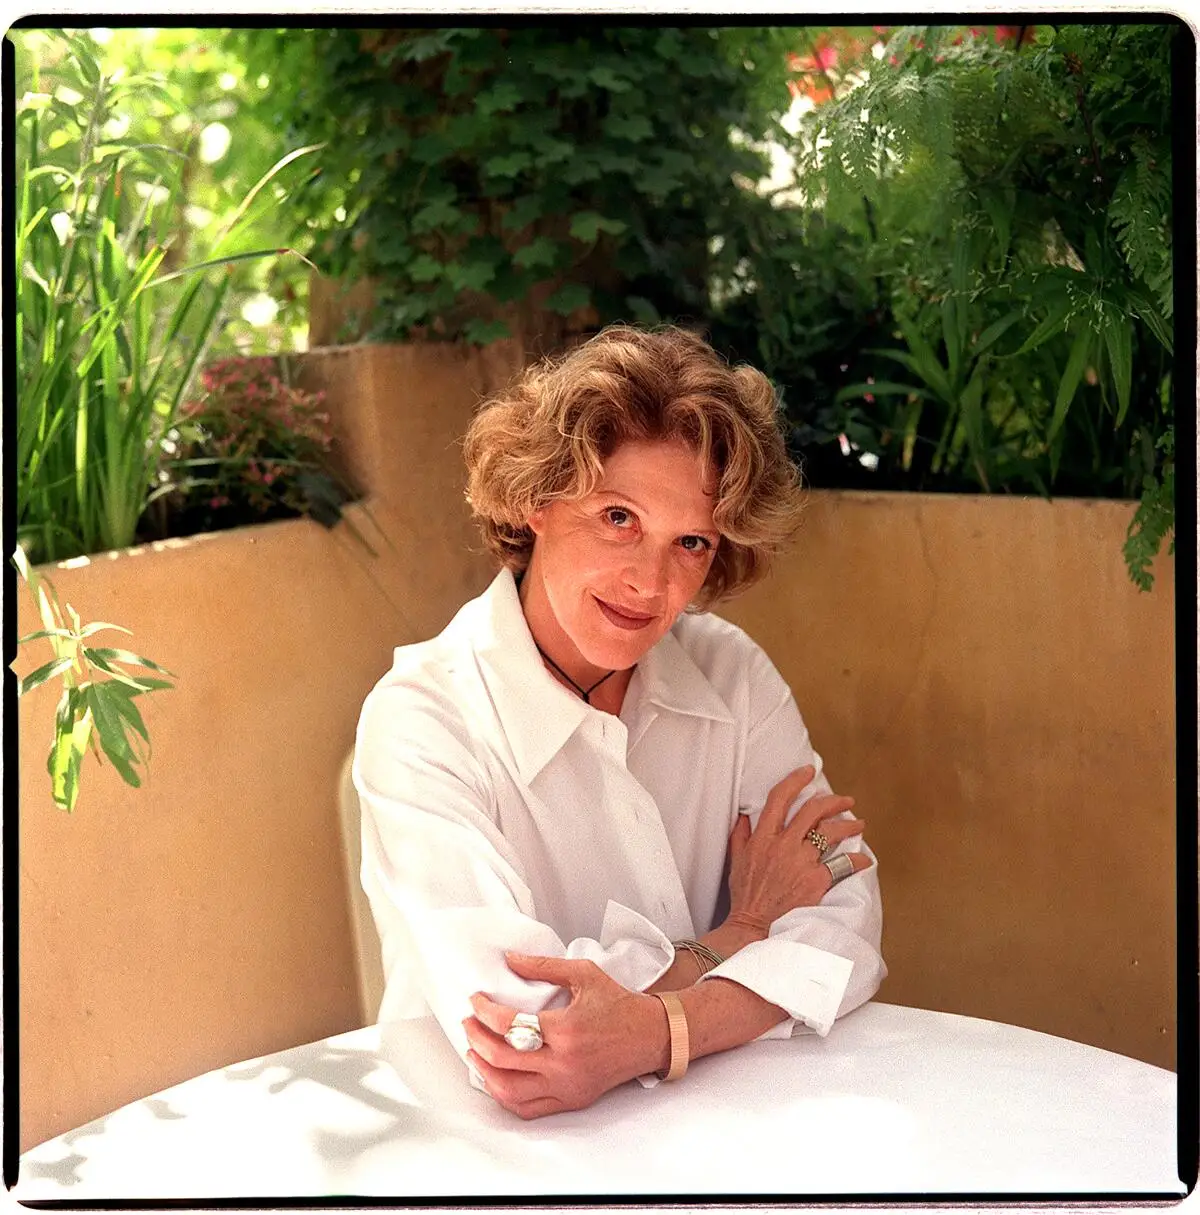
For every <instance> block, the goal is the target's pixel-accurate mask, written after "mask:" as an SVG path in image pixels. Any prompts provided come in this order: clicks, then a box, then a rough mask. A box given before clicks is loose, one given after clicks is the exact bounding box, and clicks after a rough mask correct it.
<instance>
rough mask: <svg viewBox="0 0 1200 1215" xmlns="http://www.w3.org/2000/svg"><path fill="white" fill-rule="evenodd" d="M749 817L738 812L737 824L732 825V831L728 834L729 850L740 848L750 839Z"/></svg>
mask: <svg viewBox="0 0 1200 1215" xmlns="http://www.w3.org/2000/svg"><path fill="white" fill-rule="evenodd" d="M750 834H751V832H750V816H749V815H748V814H742V813H741V812H740V811H739V812H738V816H737V822H735V823H734V824H733V830H732V831H731V832H730V833H729V847H730V849H736V848H740V847H741V846H742V845H743V844H744V843H745V842H746V841H747V840H748V839H749V838H750Z"/></svg>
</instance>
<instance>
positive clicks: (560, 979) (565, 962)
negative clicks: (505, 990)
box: [504, 950, 592, 991]
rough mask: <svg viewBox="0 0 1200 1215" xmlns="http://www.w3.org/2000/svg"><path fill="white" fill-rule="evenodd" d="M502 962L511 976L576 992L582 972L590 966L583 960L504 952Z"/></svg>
mask: <svg viewBox="0 0 1200 1215" xmlns="http://www.w3.org/2000/svg"><path fill="white" fill-rule="evenodd" d="M504 960H505V961H506V962H507V963H508V969H509V970H511V971H512V972H513V974H516V975H520V976H521V978H522V979H540V980H541V981H542V982H543V983H553V984H555V985H556V986H558V987H567V988H569V989H570V990H571V991H576V990H577V989H578V988H579V986H580V983H581V981H582V979H583V974H582V972H583V970H584V969H586V968H587V967H590V966H591V965H592V964H591V963H590V962H588V961H587V960H586V959H583V958H551V957H546V956H545V955H541V954H530V953H515V952H513V951H511V950H506V951H505V954H504Z"/></svg>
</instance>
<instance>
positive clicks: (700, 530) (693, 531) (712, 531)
mask: <svg viewBox="0 0 1200 1215" xmlns="http://www.w3.org/2000/svg"><path fill="white" fill-rule="evenodd" d="M593 492H594V493H596V494H597V495H603V496H605V497H608V498H620V499H621V501H622V502H628V503H629V505H630V506H632V507H633V508H634V509H635V510H640V511H641V512H642V513H643V514H644V513H645V510H646V508H645V507H644V506H642V505H641V503H639V502H638V500H637V499H636V498H635V497H633V495H632V494H627V493H625V492H624V491H623V490H619V489H605V488H604V486H602V485H598V486H597V487H596V489H595V490H594V491H593ZM706 496H707V497H709V498H711V497H712V496H713V495H712V494H708V495H706ZM680 535H683V536H717V537H719V536H720V535H721V533H720V532H719V531H718V530H717V529H716V528H715V527H689V528H685V529H684V531H682V532H681V533H680Z"/></svg>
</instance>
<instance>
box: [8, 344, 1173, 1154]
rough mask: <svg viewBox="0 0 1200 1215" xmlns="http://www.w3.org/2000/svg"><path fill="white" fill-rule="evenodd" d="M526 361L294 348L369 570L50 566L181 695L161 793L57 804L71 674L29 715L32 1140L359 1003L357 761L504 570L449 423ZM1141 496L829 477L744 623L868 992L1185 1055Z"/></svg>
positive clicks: (172, 704)
mask: <svg viewBox="0 0 1200 1215" xmlns="http://www.w3.org/2000/svg"><path fill="white" fill-rule="evenodd" d="M517 361H518V356H517V354H516V352H515V351H514V350H512V349H511V348H508V347H505V346H498V347H496V348H492V349H489V350H488V351H486V352H482V353H480V352H475V353H469V352H463V351H461V350H456V349H454V348H452V347H447V346H434V347H430V348H425V349H420V350H417V349H413V348H405V347H353V348H344V349H331V350H327V351H316V352H313V353H312V354H310V355H309V356H307V358H306V360H305V371H304V374H305V377H306V380H307V382H308V383H309V384H310V385H316V386H324V387H326V388H327V389H328V390H329V392H330V405H331V408H332V411H333V412H334V414H335V417H336V418H337V426H338V429H339V434H340V438H341V440H342V445H343V448H344V451H345V452H346V453H347V459H348V463H349V465H350V468H351V470H352V472H353V474H354V476H355V477H356V478H357V479H358V482H359V485H360V488H362V489H363V490H364V491H365V492H366V493H367V494H368V498H367V501H366V503H365V505H363V506H356V507H353V508H351V510H350V512H349V515H350V519H351V521H352V522H353V523H354V525H355V527H356V528H357V529H358V530H359V531H360V532H361V533H362V534H363V536H365V537H366V538H367V539H369V540H370V541H371V542H372V543H373V544H374V545H375V547H376V548H377V550H378V555H377V556H376V557H370V556H368V555H367V554H366V553H365V552H364V551H363V550H362V549H361V548H360V547H359V546H358V545H357V543H356V541H355V540H354V538H353V536H352V535H351V534H350V532H349V531H348V530H347V528H346V527H344V526H343V527H340V528H338V529H337V530H336V531H334V532H332V533H330V532H326V531H324V530H323V529H321V528H320V527H318V526H317V525H316V524H313V523H311V522H309V521H307V520H300V521H294V522H287V523H280V524H273V525H269V526H267V527H262V528H254V529H244V530H242V531H238V532H232V533H224V534H217V535H213V536H208V537H202V538H197V539H194V540H190V541H182V542H168V543H167V544H165V545H161V546H154V547H153V548H152V549H144V550H135V551H133V552H131V553H127V554H122V555H118V556H100V557H98V558H94V559H92V560H91V561H89V562H87V563H86V564H83V565H80V566H79V567H77V568H69V569H62V568H53V569H50V570H48V571H47V572H48V573H49V574H50V576H51V577H52V578H53V580H54V581H55V583H56V585H57V587H58V589H59V592H60V594H61V596H62V598H63V599H64V600H67V601H70V602H71V603H72V604H73V605H74V606H75V607H76V608H77V610H78V611H79V612H80V614H81V616H82V617H83V618H84V619H85V620H89V619H105V620H114V621H116V622H117V623H120V624H124V625H126V626H127V627H129V628H131V629H133V631H134V637H133V638H132V639H128V645H129V646H130V648H132V649H134V650H136V651H139V652H141V653H145V654H148V655H149V656H151V657H153V658H155V659H157V660H158V661H160V662H162V663H164V664H165V665H166V666H168V667H170V668H171V669H172V670H173V671H174V672H175V673H176V674H177V676H178V686H177V688H176V689H174V690H173V691H170V692H167V693H161V694H156V695H155V696H152V697H149V698H147V699H146V700H145V704H144V713H145V716H146V721H147V724H148V726H149V729H150V734H151V738H152V740H153V744H154V754H153V759H152V762H151V767H150V773H149V778H148V780H147V781H146V783H145V785H144V787H143V788H142V789H141V790H130V789H127V788H126V787H125V786H124V785H123V784H122V783H121V782H120V780H119V779H117V778H115V777H114V775H113V773H112V771H111V769H110V768H109V767H108V766H107V765H106V766H105V767H104V768H103V769H100V768H98V767H96V765H95V764H94V763H93V762H92V761H91V760H90V759H89V761H88V767H87V769H86V776H85V782H84V788H83V793H82V796H81V799H80V805H79V808H78V809H77V811H76V813H75V814H74V815H73V816H71V817H68V816H66V815H64V814H62V813H61V812H59V811H58V810H56V809H54V807H53V806H52V805H51V804H50V802H49V796H48V793H47V789H46V786H47V777H46V775H45V766H44V765H45V754H46V750H47V747H48V745H49V731H50V721H51V718H52V714H53V709H54V700H55V694H54V692H53V691H52V690H51V689H50V688H44V689H41V690H39V691H38V692H35V693H33V694H31V695H30V696H29V697H27V698H26V699H25V700H24V701H22V702H21V704H20V707H19V728H20V744H19V745H20V751H19V760H20V765H21V769H20V771H21V778H20V779H21V805H20V819H19V846H20V869H19V887H18V896H19V912H20V937H19V944H20V950H21V953H20V1018H21V1043H20V1045H21V1061H20V1067H21V1107H22V1126H21V1144H22V1146H23V1147H26V1146H29V1145H31V1144H33V1143H37V1142H40V1141H41V1140H43V1139H45V1138H47V1137H49V1136H51V1135H54V1134H57V1133H59V1132H61V1131H64V1130H66V1129H68V1128H70V1127H73V1126H77V1125H79V1124H81V1123H82V1122H84V1121H86V1120H88V1119H90V1118H93V1117H96V1116H98V1115H100V1114H103V1113H104V1112H106V1111H107V1110H110V1109H112V1108H114V1107H116V1106H118V1105H120V1104H122V1103H124V1102H126V1101H129V1100H132V1099H134V1098H136V1097H138V1096H141V1095H144V1094H146V1093H148V1092H152V1091H155V1090H156V1089H160V1088H162V1087H165V1086H167V1085H169V1084H171V1083H174V1082H176V1081H178V1080H181V1079H183V1078H185V1077H187V1076H190V1075H194V1074H196V1073H198V1072H201V1071H204V1070H207V1069H209V1068H213V1067H217V1066H220V1065H221V1064H224V1063H227V1062H230V1061H233V1060H236V1059H242V1058H248V1057H251V1056H253V1055H256V1054H260V1053H263V1052H267V1051H272V1050H276V1049H281V1048H284V1047H286V1046H289V1045H293V1044H295V1043H299V1042H302V1041H308V1040H312V1039H314V1038H318V1037H320V1036H322V1035H325V1034H329V1033H334V1032H338V1031H339V1030H342V1029H346V1028H350V1027H352V1026H353V1025H355V1024H357V1023H358V1022H359V1017H360V1011H359V1002H358V997H357V994H356V991H357V989H356V981H355V980H356V975H355V960H354V953H353V945H352V938H351V934H350V932H349V927H348V919H347V880H348V879H347V875H346V874H345V871H344V867H343V863H342V854H341V846H340V843H339V825H338V821H337V804H336V795H337V779H338V772H339V767H340V764H341V762H342V760H343V758H344V756H345V753H346V751H347V749H348V748H349V746H350V743H351V740H352V737H353V729H354V723H355V720H356V718H357V713H358V708H359V705H360V704H361V701H362V698H363V696H364V695H365V693H366V691H367V690H368V689H369V688H370V686H371V684H372V683H373V682H374V681H375V679H376V678H378V676H379V675H380V674H382V672H383V671H384V670H385V669H386V667H387V665H388V662H389V660H390V651H391V647H392V646H393V645H396V644H402V643H404V642H407V641H411V640H416V639H418V638H420V637H426V636H429V635H431V634H432V633H434V632H436V631H437V630H438V629H439V628H440V627H441V626H442V625H443V624H444V623H445V621H446V620H448V619H449V617H450V615H452V613H453V611H454V610H455V608H456V607H457V606H458V605H459V604H460V603H461V602H462V601H463V600H465V599H466V598H468V597H469V596H470V595H472V594H474V593H476V592H477V591H478V590H480V589H481V588H482V587H483V586H484V585H485V584H486V581H487V580H488V578H489V577H490V567H489V565H488V563H487V562H486V560H485V559H483V558H482V556H481V555H480V554H479V553H478V552H473V551H471V545H472V544H473V542H474V536H473V532H472V530H471V528H470V526H469V522H468V520H467V517H466V512H465V507H464V505H463V503H462V500H461V472H460V457H459V452H458V448H457V440H458V438H459V436H460V435H461V433H462V431H463V429H464V427H465V425H466V422H467V419H468V418H469V416H470V413H471V410H472V409H473V407H474V405H475V404H476V402H477V401H478V400H479V399H480V398H481V397H482V396H484V395H486V394H487V393H488V392H490V391H492V390H494V389H495V388H496V387H498V386H499V385H500V384H502V383H503V382H504V380H505V379H506V378H507V377H508V375H509V374H511V371H512V370H513V369H514V367H515V366H516V364H517ZM1131 509H1132V508H1131V507H1130V506H1129V505H1127V504H1119V503H1073V502H1059V503H1055V504H1053V505H1050V504H1046V503H1043V502H1040V501H1026V500H1017V499H988V500H983V499H976V498H951V497H928V496H926V497H902V496H891V495H861V494H828V493H814V494H813V495H812V498H811V506H810V510H809V512H808V515H807V518H806V522H805V526H804V529H803V531H802V533H801V535H800V537H799V540H798V543H797V545H796V547H795V549H794V551H793V553H792V555H791V556H790V557H789V559H788V560H786V561H784V562H782V563H781V564H780V565H779V567H778V569H777V571H776V572H775V574H774V575H773V577H772V579H771V581H770V582H768V583H766V584H764V585H763V586H761V587H760V588H757V589H756V590H755V591H753V592H751V593H750V594H749V595H748V596H747V597H746V598H745V599H744V600H742V601H740V602H739V603H737V604H736V605H730V607H729V608H728V609H727V610H726V613H725V614H727V615H729V616H730V617H731V618H733V619H735V620H737V621H738V622H739V623H741V624H743V625H744V626H745V627H747V628H748V629H749V630H750V631H751V632H752V633H753V634H754V635H755V636H756V637H757V638H758V639H759V640H760V641H761V642H762V643H763V644H764V645H765V646H766V648H767V649H768V651H769V652H770V653H771V654H772V656H773V657H774V658H775V660H776V661H777V663H778V664H779V666H780V668H781V669H782V670H783V673H784V675H785V676H786V677H787V678H788V679H789V680H790V682H791V683H792V686H793V687H794V689H795V691H796V696H797V699H798V701H799V703H800V705H801V708H802V710H803V711H804V713H805V715H806V717H807V719H808V722H809V725H810V728H811V730H812V733H813V736H814V739H815V741H816V743H817V745H818V748H819V749H820V750H821V751H822V752H823V754H824V755H825V757H826V760H827V763H828V767H829V771H830V773H831V775H832V776H833V778H834V780H835V783H836V784H837V785H838V787H840V788H844V789H846V790H847V791H850V792H853V793H854V794H855V796H856V797H857V798H858V799H859V801H858V804H859V809H860V811H861V812H862V813H863V814H864V816H865V817H866V818H867V820H868V824H869V833H870V834H869V838H870V840H871V841H872V843H873V844H874V845H875V846H876V848H877V850H878V852H879V853H880V855H881V857H882V860H883V868H882V870H881V878H882V881H883V889H884V897H885V900H886V922H887V927H886V939H885V949H886V955H887V958H888V962H889V965H890V966H891V969H892V974H891V976H890V977H889V979H888V980H887V982H886V985H885V987H884V989H883V991H882V993H881V997H882V998H885V999H889V1000H892V1001H895V1002H899V1003H912V1004H916V1005H922V1006H926V1007H933V1008H944V1009H949V1010H952V1011H958V1012H965V1013H972V1014H976V1015H981V1016H987V1017H994V1018H997V1019H1001V1020H1011V1021H1014V1022H1017V1023H1019V1024H1024V1025H1031V1026H1033V1027H1034V1028H1038V1029H1042V1030H1045V1031H1048V1032H1052V1033H1059V1034H1064V1035H1066V1036H1069V1037H1074V1038H1078V1039H1080V1040H1082V1041H1085V1042H1093V1043H1096V1044H1097V1045H1100V1046H1106V1047H1109V1048H1111V1049H1115V1050H1121V1051H1124V1052H1126V1053H1128V1054H1133V1055H1137V1056H1139V1057H1141V1058H1146V1059H1149V1060H1151V1061H1153V1062H1157V1063H1160V1064H1165V1065H1170V1064H1171V1063H1172V1061H1173V1057H1174V1054H1173V1050H1174V1045H1173V1044H1174V1010H1173V1007H1172V1000H1173V993H1172V976H1173V966H1174V962H1173V928H1174V903H1173V897H1174V896H1173V890H1172V886H1171V874H1172V871H1173V864H1174V850H1173V849H1174V844H1173V814H1174V800H1173V783H1172V774H1173V743H1174V720H1173V685H1172V680H1173V650H1172V630H1173V620H1172V599H1173V582H1172V575H1173V567H1172V564H1171V562H1170V561H1169V560H1167V559H1163V560H1162V561H1160V562H1159V564H1158V567H1157V572H1158V576H1159V583H1158V585H1157V586H1156V588H1155V591H1154V593H1153V594H1152V595H1139V594H1138V592H1137V591H1136V590H1134V589H1133V587H1132V586H1131V585H1129V583H1128V581H1127V578H1126V576H1125V573H1124V569H1123V566H1122V564H1121V560H1120V540H1121V537H1122V535H1123V532H1124V528H1125V525H1126V522H1127V520H1128V517H1129V513H1130V511H1131ZM368 512H369V515H368ZM372 520H374V522H377V523H378V524H379V525H380V527H381V529H382V531H383V533H385V535H386V539H381V538H380V536H379V534H378V533H377V532H376V530H375V527H374V524H373V522H372ZM26 599H27V596H26V595H25V594H24V592H23V591H22V592H21V597H20V601H19V610H20V616H19V621H18V625H19V628H20V630H21V632H22V633H23V632H26V631H29V630H31V629H33V628H36V627H38V626H37V624H36V622H35V619H34V616H33V613H32V611H31V610H30V605H29V604H28V603H27V602H26ZM42 660H43V659H39V660H38V661H42ZM32 665H34V663H33V662H31V661H22V662H21V663H18V671H19V672H20V673H24V672H25V671H27V670H29V669H31V667H32Z"/></svg>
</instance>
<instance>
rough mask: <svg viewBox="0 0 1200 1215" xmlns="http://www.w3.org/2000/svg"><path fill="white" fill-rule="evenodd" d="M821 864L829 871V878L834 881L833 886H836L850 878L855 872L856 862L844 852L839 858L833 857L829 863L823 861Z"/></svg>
mask: <svg viewBox="0 0 1200 1215" xmlns="http://www.w3.org/2000/svg"><path fill="white" fill-rule="evenodd" d="M821 864H822V865H824V866H825V868H826V869H828V870H829V876H830V877H831V878H832V879H833V883H832V884H833V885H834V886H836V885H837V884H838V882H840V881H841V880H842V878H848V877H849V876H850V875H851V874H852V873H853V872H854V862H853V861H852V860H851V859H850V857H849V856H847V855H846V853H844V852H843V853H841V855H839V856H835V857H831V858H830V859H829V860H827V861H822V862H821Z"/></svg>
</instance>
